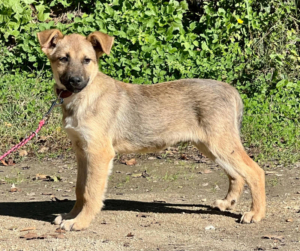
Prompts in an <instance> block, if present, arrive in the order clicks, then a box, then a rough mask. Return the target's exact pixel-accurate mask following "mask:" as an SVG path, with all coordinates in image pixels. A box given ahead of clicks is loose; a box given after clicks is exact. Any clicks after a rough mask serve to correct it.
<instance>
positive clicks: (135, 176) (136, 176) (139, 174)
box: [131, 173, 143, 178]
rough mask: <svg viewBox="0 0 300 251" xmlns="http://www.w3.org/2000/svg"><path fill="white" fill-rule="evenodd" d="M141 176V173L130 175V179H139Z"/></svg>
mask: <svg viewBox="0 0 300 251" xmlns="http://www.w3.org/2000/svg"><path fill="white" fill-rule="evenodd" d="M142 175H143V174H142V173H134V174H132V175H131V177H132V178H139V177H142Z"/></svg>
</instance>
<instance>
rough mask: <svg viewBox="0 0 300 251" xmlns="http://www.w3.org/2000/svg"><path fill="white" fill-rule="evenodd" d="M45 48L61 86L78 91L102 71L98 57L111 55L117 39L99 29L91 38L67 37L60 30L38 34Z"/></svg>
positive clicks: (76, 35) (44, 50)
mask: <svg viewBox="0 0 300 251" xmlns="http://www.w3.org/2000/svg"><path fill="white" fill-rule="evenodd" d="M37 36H38V40H39V42H40V45H41V47H42V51H43V52H44V53H45V54H46V55H47V57H48V58H49V60H50V63H51V67H52V71H53V75H54V78H55V81H56V83H57V85H58V88H59V89H67V90H68V91H70V92H73V93H78V92H80V91H81V90H83V89H84V88H85V87H86V86H87V85H88V83H90V82H92V81H93V79H94V77H95V76H96V75H97V72H98V59H99V57H100V56H101V55H102V54H103V53H106V54H109V53H110V50H111V47H112V45H113V41H114V38H113V37H111V36H109V35H107V34H104V33H102V32H99V31H95V32H93V33H91V34H90V35H89V36H88V37H84V36H81V35H79V34H72V35H66V36H64V35H63V34H62V33H61V32H60V31H59V30H57V29H53V30H45V31H42V32H39V33H38V34H37Z"/></svg>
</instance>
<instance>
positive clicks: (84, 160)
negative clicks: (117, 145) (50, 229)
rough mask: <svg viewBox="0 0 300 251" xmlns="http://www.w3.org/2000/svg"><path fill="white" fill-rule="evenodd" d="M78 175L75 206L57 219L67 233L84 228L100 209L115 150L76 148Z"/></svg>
mask: <svg viewBox="0 0 300 251" xmlns="http://www.w3.org/2000/svg"><path fill="white" fill-rule="evenodd" d="M75 151H76V156H77V162H78V174H77V183H76V203H75V205H74V207H73V209H72V210H71V212H70V213H68V214H66V215H62V216H58V217H57V219H55V221H56V222H55V223H56V224H60V226H61V228H63V229H66V230H75V231H76V230H82V229H85V228H87V227H88V226H89V225H90V223H91V221H92V220H93V219H94V217H95V216H96V214H97V213H98V212H99V211H100V209H101V208H102V206H103V202H102V201H103V199H104V193H105V191H106V186H107V179H108V176H109V173H110V170H111V168H112V163H113V157H114V150H113V148H112V146H110V144H106V145H105V147H104V145H103V144H102V146H101V147H99V146H97V145H96V144H90V145H89V146H87V147H85V148H78V147H75Z"/></svg>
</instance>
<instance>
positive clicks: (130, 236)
mask: <svg viewBox="0 0 300 251" xmlns="http://www.w3.org/2000/svg"><path fill="white" fill-rule="evenodd" d="M133 236H134V234H133V233H131V232H130V233H128V234H127V235H126V237H128V238H133Z"/></svg>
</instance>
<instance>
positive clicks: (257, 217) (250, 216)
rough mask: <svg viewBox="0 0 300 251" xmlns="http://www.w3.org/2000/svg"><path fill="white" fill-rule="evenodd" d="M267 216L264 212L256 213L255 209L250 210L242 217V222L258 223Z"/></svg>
mask: <svg viewBox="0 0 300 251" xmlns="http://www.w3.org/2000/svg"><path fill="white" fill-rule="evenodd" d="M264 217H265V214H264V213H255V212H254V211H250V212H247V213H244V214H243V216H242V218H241V223H245V224H249V223H257V222H259V221H261V220H262V219H263V218H264Z"/></svg>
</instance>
